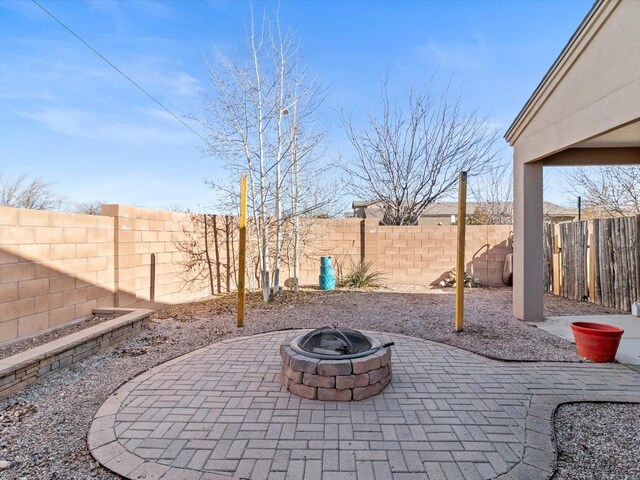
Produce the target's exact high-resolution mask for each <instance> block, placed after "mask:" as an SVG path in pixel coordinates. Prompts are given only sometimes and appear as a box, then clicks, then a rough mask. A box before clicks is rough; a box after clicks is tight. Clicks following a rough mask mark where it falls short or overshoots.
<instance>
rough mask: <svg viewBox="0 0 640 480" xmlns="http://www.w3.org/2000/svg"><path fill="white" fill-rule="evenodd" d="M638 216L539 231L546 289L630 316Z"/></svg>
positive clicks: (637, 268)
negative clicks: (626, 312) (627, 313)
mask: <svg viewBox="0 0 640 480" xmlns="http://www.w3.org/2000/svg"><path fill="white" fill-rule="evenodd" d="M639 225H640V216H635V217H618V218H602V219H594V220H591V221H588V222H572V223H560V224H555V225H554V224H550V223H546V224H545V226H544V240H543V241H544V275H545V289H546V290H547V291H550V292H553V293H555V294H556V295H560V296H562V297H566V298H571V299H573V300H589V301H591V302H593V303H596V304H598V305H603V306H605V307H612V308H616V309H619V310H626V311H629V310H631V304H632V303H633V302H635V301H638V300H640V288H639V281H638V277H639V275H640V248H639V240H638V237H639V235H640V228H639Z"/></svg>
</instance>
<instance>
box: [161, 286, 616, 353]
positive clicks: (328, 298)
mask: <svg viewBox="0 0 640 480" xmlns="http://www.w3.org/2000/svg"><path fill="white" fill-rule="evenodd" d="M511 293H512V292H511V289H509V288H494V289H487V288H477V289H467V290H466V291H465V324H464V330H463V331H462V332H460V333H455V332H454V331H453V318H454V312H455V295H454V294H453V290H452V289H443V290H433V289H426V288H425V287H419V286H413V287H412V286H400V287H395V288H394V289H389V288H384V289H375V290H368V291H346V290H335V291H330V292H323V291H318V290H305V291H303V292H301V293H300V294H299V295H298V296H295V295H294V294H292V293H291V292H288V291H284V292H283V293H282V296H281V297H280V298H278V299H277V300H276V301H274V302H273V303H269V304H264V303H263V302H262V300H261V297H260V296H259V295H257V294H251V295H249V297H248V298H249V300H248V312H247V318H246V326H245V328H244V329H243V331H244V334H245V335H252V334H255V333H260V332H265V331H269V330H279V329H283V328H317V327H322V326H325V325H335V324H337V325H339V326H345V327H352V328H359V329H366V330H374V331H387V332H394V333H402V334H405V335H411V336H415V337H419V338H424V339H428V340H435V341H438V342H443V343H446V344H449V345H453V346H456V347H460V348H463V349H465V350H469V351H472V352H476V353H480V354H483V355H486V356H488V357H491V358H497V359H502V360H514V361H541V360H542V361H544V360H546V361H569V362H577V361H580V358H579V357H578V356H577V354H576V353H575V347H574V346H573V345H572V344H571V343H570V342H568V341H566V340H563V339H561V338H558V337H556V336H554V335H551V334H549V333H547V332H545V331H543V330H540V329H538V328H536V327H535V326H531V325H529V324H527V323H525V322H521V321H518V320H516V319H515V318H514V317H513V316H512V314H511ZM235 303H236V298H235V296H233V295H228V296H221V297H217V298H214V299H211V300H208V301H204V302H195V303H190V304H184V305H178V306H174V307H169V308H167V309H165V310H162V311H160V312H158V313H157V314H156V315H155V316H154V318H155V319H156V320H162V319H169V318H173V319H176V320H179V321H183V322H188V321H192V320H194V319H200V320H204V319H207V320H208V322H210V325H211V327H212V328H215V329H216V330H219V331H220V334H221V335H223V336H227V335H237V334H239V332H238V331H237V329H236V327H235V308H236V307H235ZM609 313H616V312H615V311H613V310H611V309H607V308H603V307H599V306H597V305H593V304H589V303H584V302H582V303H579V302H574V301H571V300H567V299H564V298H560V297H556V296H554V295H550V294H549V295H545V314H546V315H554V316H555V315H585V314H591V315H593V314H609ZM617 313H620V312H617Z"/></svg>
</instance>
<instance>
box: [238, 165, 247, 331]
mask: <svg viewBox="0 0 640 480" xmlns="http://www.w3.org/2000/svg"><path fill="white" fill-rule="evenodd" d="M246 259H247V176H246V175H242V176H241V177H240V245H239V259H238V327H244V296H245V277H246V274H245V268H246Z"/></svg>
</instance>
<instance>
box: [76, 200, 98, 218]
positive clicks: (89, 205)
mask: <svg viewBox="0 0 640 480" xmlns="http://www.w3.org/2000/svg"><path fill="white" fill-rule="evenodd" d="M103 203H104V202H101V201H93V202H83V203H78V204H76V207H75V212H76V213H83V214H85V215H100V214H101V213H102V204H103Z"/></svg>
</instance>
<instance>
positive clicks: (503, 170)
mask: <svg viewBox="0 0 640 480" xmlns="http://www.w3.org/2000/svg"><path fill="white" fill-rule="evenodd" d="M469 192H470V197H471V198H472V199H473V200H474V201H475V203H476V207H475V210H474V211H473V212H471V214H470V215H469V218H468V222H469V223H470V224H476V225H511V224H512V223H513V170H512V166H511V163H510V162H504V163H498V164H495V165H494V167H493V169H492V170H491V171H490V172H488V173H487V174H485V175H482V176H480V177H471V178H470V179H469Z"/></svg>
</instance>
